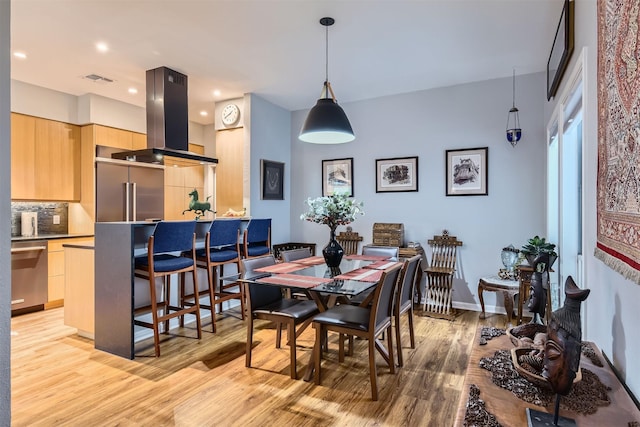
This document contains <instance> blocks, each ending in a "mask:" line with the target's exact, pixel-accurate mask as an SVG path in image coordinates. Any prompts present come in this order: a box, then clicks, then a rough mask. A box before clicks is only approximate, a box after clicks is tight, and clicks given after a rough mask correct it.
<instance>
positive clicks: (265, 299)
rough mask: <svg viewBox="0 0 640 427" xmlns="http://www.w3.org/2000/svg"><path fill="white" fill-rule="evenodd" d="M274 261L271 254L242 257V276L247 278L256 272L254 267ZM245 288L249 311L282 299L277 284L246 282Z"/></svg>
mask: <svg viewBox="0 0 640 427" xmlns="http://www.w3.org/2000/svg"><path fill="white" fill-rule="evenodd" d="M275 263H276V259H275V258H274V257H273V255H267V256H263V257H258V258H248V259H243V260H242V278H243V279H247V278H251V277H253V276H256V275H257V274H258V273H257V272H256V271H255V269H256V268H260V267H266V266H268V265H274V264H275ZM245 289H247V291H248V292H246V297H247V305H248V307H249V311H250V312H251V311H253V310H256V309H258V308H260V307H264V306H266V305H269V304H272V303H275V302H277V301H279V300H281V299H282V291H281V290H280V288H279V287H277V286H270V285H267V284H264V285H262V284H257V283H247V284H246V288H245Z"/></svg>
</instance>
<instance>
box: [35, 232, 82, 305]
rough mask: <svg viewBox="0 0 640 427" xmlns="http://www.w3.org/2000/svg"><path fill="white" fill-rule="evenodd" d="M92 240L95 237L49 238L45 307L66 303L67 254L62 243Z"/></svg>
mask: <svg viewBox="0 0 640 427" xmlns="http://www.w3.org/2000/svg"><path fill="white" fill-rule="evenodd" d="M92 242H93V239H87V238H86V237H77V238H69V239H54V240H49V242H48V249H49V255H48V260H47V261H48V263H49V274H48V276H49V281H48V283H49V286H48V293H49V298H48V302H47V303H46V304H45V309H49V308H56V307H62V306H63V305H64V276H65V256H64V248H63V246H62V245H64V244H68V243H92Z"/></svg>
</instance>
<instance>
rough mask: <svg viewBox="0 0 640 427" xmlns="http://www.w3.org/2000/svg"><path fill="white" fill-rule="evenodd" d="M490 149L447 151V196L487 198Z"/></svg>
mask: <svg viewBox="0 0 640 427" xmlns="http://www.w3.org/2000/svg"><path fill="white" fill-rule="evenodd" d="M488 157H489V147H479V148H464V149H460V150H447V151H446V153H445V161H446V164H447V172H446V179H445V182H446V189H447V196H486V195H488V194H489V184H488V178H489V173H488V163H489V161H488Z"/></svg>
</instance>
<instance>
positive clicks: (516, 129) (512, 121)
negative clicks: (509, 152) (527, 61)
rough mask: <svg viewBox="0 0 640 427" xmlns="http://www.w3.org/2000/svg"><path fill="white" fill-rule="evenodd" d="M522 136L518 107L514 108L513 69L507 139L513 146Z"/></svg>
mask: <svg viewBox="0 0 640 427" xmlns="http://www.w3.org/2000/svg"><path fill="white" fill-rule="evenodd" d="M520 138H522V129H521V128H520V118H519V117H518V109H517V108H516V70H515V68H514V69H513V106H512V107H511V109H510V110H509V115H508V116H507V141H509V143H510V144H511V145H512V146H513V147H515V146H516V144H517V143H518V141H520Z"/></svg>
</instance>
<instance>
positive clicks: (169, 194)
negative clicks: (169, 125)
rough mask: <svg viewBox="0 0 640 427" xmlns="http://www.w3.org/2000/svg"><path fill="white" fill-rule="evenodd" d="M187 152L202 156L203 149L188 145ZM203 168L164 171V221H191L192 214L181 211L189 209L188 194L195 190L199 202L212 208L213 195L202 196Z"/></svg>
mask: <svg viewBox="0 0 640 427" xmlns="http://www.w3.org/2000/svg"><path fill="white" fill-rule="evenodd" d="M189 151H191V152H192V153H196V154H202V155H204V147H203V146H201V145H196V144H189ZM204 168H205V166H188V167H169V166H167V167H166V168H165V170H164V185H165V186H164V201H165V205H164V219H166V220H183V219H193V218H195V214H194V213H193V212H185V213H184V215H183V214H182V211H184V210H185V209H188V208H189V201H190V199H189V193H190V192H191V191H192V190H193V189H194V188H195V189H196V190H197V191H198V197H199V200H201V201H202V200H206V199H207V196H212V197H211V198H209V202H210V203H211V204H212V206H213V195H212V194H204Z"/></svg>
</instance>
